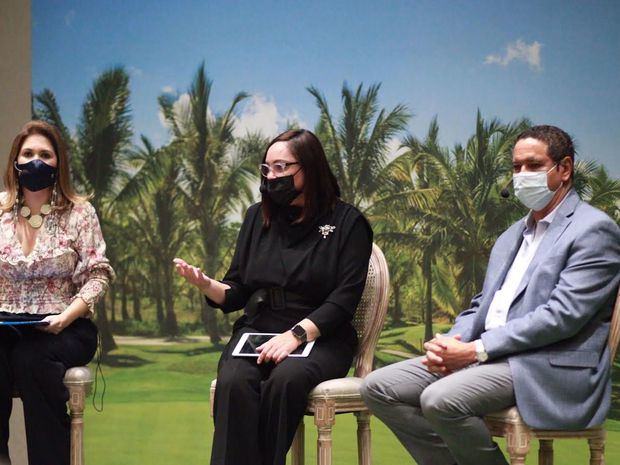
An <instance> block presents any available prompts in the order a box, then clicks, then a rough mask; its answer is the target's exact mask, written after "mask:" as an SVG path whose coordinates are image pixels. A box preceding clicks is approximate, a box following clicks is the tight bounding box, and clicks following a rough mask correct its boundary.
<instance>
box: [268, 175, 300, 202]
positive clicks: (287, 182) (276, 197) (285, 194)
mask: <svg viewBox="0 0 620 465" xmlns="http://www.w3.org/2000/svg"><path fill="white" fill-rule="evenodd" d="M293 176H294V175H292V174H291V175H289V176H282V177H281V178H274V179H265V180H264V181H263V182H262V183H261V185H260V192H261V194H267V195H268V196H269V197H270V198H271V200H273V202H274V203H275V204H277V205H280V206H281V207H286V206H287V205H290V204H291V202H292V201H293V200H295V199H296V198H297V196H298V195H299V194H301V192H299V191H298V190H297V189H295V183H294V182H293Z"/></svg>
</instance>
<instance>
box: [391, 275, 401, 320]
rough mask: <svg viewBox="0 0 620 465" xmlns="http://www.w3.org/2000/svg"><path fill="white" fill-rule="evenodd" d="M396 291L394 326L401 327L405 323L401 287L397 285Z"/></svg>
mask: <svg viewBox="0 0 620 465" xmlns="http://www.w3.org/2000/svg"><path fill="white" fill-rule="evenodd" d="M394 284H396V285H395V286H394V287H393V289H394V306H393V307H392V324H393V325H394V326H401V325H402V323H403V310H402V307H401V302H400V292H401V291H400V286H399V285H397V283H394Z"/></svg>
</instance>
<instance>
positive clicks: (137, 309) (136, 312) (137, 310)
mask: <svg viewBox="0 0 620 465" xmlns="http://www.w3.org/2000/svg"><path fill="white" fill-rule="evenodd" d="M131 299H132V304H133V319H134V320H136V321H142V313H141V304H140V293H139V292H138V286H137V284H136V283H133V285H132V286H131Z"/></svg>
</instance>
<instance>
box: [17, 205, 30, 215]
mask: <svg viewBox="0 0 620 465" xmlns="http://www.w3.org/2000/svg"><path fill="white" fill-rule="evenodd" d="M19 214H20V215H21V216H23V217H24V218H28V217H29V216H30V208H28V207H27V206H26V205H24V206H23V207H22V208H20V209H19Z"/></svg>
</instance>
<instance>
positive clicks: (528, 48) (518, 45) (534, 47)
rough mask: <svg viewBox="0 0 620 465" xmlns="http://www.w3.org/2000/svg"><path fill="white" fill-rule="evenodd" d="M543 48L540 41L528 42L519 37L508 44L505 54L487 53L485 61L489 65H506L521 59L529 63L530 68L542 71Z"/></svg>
mask: <svg viewBox="0 0 620 465" xmlns="http://www.w3.org/2000/svg"><path fill="white" fill-rule="evenodd" d="M541 48H542V44H541V43H540V42H538V41H534V42H532V43H531V44H527V43H526V42H524V41H523V40H521V39H518V40H516V41H514V42H511V43H509V44H508V45H507V46H506V53H505V54H504V55H501V54H491V55H487V56H486V58H485V59H484V63H485V64H487V65H500V66H504V67H506V66H508V65H509V64H510V63H511V62H513V61H520V62H523V63H527V65H528V66H529V67H530V69H533V70H535V71H540V70H541V69H542V66H541V63H540V61H541V60H540V49H541Z"/></svg>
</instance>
